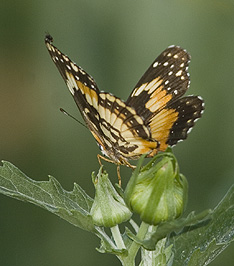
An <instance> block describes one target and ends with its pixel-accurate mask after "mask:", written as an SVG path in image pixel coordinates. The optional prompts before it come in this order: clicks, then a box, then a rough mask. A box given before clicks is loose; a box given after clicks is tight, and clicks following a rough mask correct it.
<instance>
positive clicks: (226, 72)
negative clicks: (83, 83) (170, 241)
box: [0, 0, 234, 266]
mask: <svg viewBox="0 0 234 266" xmlns="http://www.w3.org/2000/svg"><path fill="white" fill-rule="evenodd" d="M46 32H49V33H50V34H51V35H52V36H53V37H54V40H55V41H54V43H55V45H57V46H58V47H59V48H60V49H61V50H62V51H64V52H65V53H66V54H68V55H69V56H70V57H71V58H72V59H73V60H74V61H75V62H77V63H78V64H79V65H81V66H82V67H83V68H84V69H85V70H86V71H87V72H88V73H90V74H91V75H92V76H94V77H95V80H96V82H97V83H98V86H99V88H100V89H101V90H104V91H108V92H112V93H113V94H115V95H118V96H119V97H121V98H123V99H126V98H127V97H128V95H129V94H130V92H131V90H132V89H133V87H134V85H135V84H136V83H137V81H138V80H139V79H140V77H141V75H142V74H143V73H144V72H145V70H146V69H147V68H148V66H149V65H150V64H151V63H152V61H153V60H154V59H155V58H156V56H157V55H159V53H161V52H162V51H163V50H164V49H165V48H166V47H167V46H168V45H171V44H176V45H180V46H182V47H183V48H186V49H187V50H188V51H189V52H190V54H191V56H192V61H191V63H190V68H189V72H190V74H191V86H190V89H189V92H188V93H189V94H195V95H201V96H202V97H203V98H204V100H205V103H206V110H205V113H204V116H203V118H202V119H201V120H199V122H198V123H197V125H196V126H195V129H194V130H193V131H192V133H190V135H189V138H188V140H186V141H184V142H183V143H180V144H179V145H177V146H176V147H175V148H174V152H175V154H176V156H177V158H178V160H179V163H180V168H181V172H182V173H184V174H185V175H186V177H187V179H188V181H189V202H188V207H187V213H188V212H190V211H192V210H196V211H197V212H199V211H202V210H204V209H207V208H214V207H215V206H216V205H217V203H218V202H219V201H220V200H221V198H222V197H223V196H224V194H225V193H226V191H227V190H228V189H229V187H230V186H231V184H232V183H233V180H234V179H233V177H234V163H233V162H234V141H233V134H234V133H233V131H234V74H233V73H234V2H233V1H232V0H230V1H228V0H224V1H218V0H207V1H202V0H200V1H199V0H197V1H187V0H168V1H159V0H150V1H139V0H137V1H130V0H128V1H123V0H121V1H107V0H98V1H97V0H93V1H85V0H76V1H75V0H67V1H61V0H50V1H44V0H40V1H31V0H21V1H15V0H14V1H12V0H1V2H0V84H1V88H0V90H1V97H0V123H1V130H0V159H4V160H8V161H10V162H12V163H14V164H15V165H16V166H17V167H19V168H20V169H21V170H22V171H23V172H24V173H26V174H27V175H28V176H29V177H31V178H33V179H35V180H47V179H48V174H50V175H53V176H54V177H56V178H57V179H58V180H59V182H60V183H61V184H62V185H63V187H64V188H65V189H67V190H72V188H73V183H74V182H77V183H79V184H80V185H81V186H82V187H83V188H84V189H85V190H86V192H87V193H88V194H89V195H90V196H93V195H94V189H93V186H92V183H91V178H90V176H91V172H92V171H97V170H98V168H99V165H98V162H97V159H96V154H97V153H98V152H99V150H98V147H97V145H96V144H95V141H94V139H93V137H92V135H91V134H90V133H89V132H88V131H87V130H86V129H85V128H83V127H82V126H80V125H79V124H78V123H76V122H75V121H73V120H72V119H69V118H68V117H67V116H65V115H63V114H62V113H61V112H60V111H59V108H60V107H63V108H64V109H65V110H67V111H68V112H69V113H71V114H73V115H74V116H75V117H77V118H78V119H81V117H80V114H79V112H78V110H77V107H76V105H75V103H74V101H73V99H72V97H71V95H70V94H69V92H68V90H67V88H66V86H65V83H64V82H63V80H62V78H61V77H60V74H59V73H58V71H57V69H56V68H55V66H54V64H53V63H52V61H51V59H50V57H49V54H48V52H47V50H46V48H45V45H44V35H45V33H46ZM105 165H106V169H107V170H108V172H109V174H110V176H111V178H112V180H113V181H116V167H115V166H114V165H111V164H105ZM121 173H122V177H123V179H124V180H123V182H124V184H126V181H127V180H128V177H129V175H130V171H129V170H128V169H125V168H123V167H122V169H121ZM0 213H1V215H0V258H1V259H0V265H4V266H8V265H11V266H12V265H17V266H20V265H24V266H27V265H34V266H37V265H44V266H46V265H57V266H63V265H69V266H73V265H74V266H75V265H76V266H77V265H94V264H95V265H110V264H111V265H120V264H119V262H118V260H117V259H116V258H115V257H114V256H110V255H102V254H100V253H98V252H97V251H96V250H95V247H98V246H99V240H98V239H97V237H95V236H94V235H91V234H89V233H87V232H83V231H82V230H80V229H79V228H75V227H73V226H72V225H70V224H68V223H67V222H65V221H63V220H62V219H60V218H58V217H57V216H54V215H52V214H50V213H48V212H46V211H45V210H43V209H40V208H38V207H35V206H33V205H30V204H25V203H23V202H20V201H16V200H13V199H10V198H8V197H5V196H3V195H0ZM233 260H234V253H233V245H231V246H230V247H229V248H227V249H226V250H225V251H224V252H223V253H222V254H221V255H220V256H219V258H218V259H216V260H215V261H214V262H212V263H211V264H210V265H212V266H216V265H220V264H221V263H222V265H233Z"/></svg>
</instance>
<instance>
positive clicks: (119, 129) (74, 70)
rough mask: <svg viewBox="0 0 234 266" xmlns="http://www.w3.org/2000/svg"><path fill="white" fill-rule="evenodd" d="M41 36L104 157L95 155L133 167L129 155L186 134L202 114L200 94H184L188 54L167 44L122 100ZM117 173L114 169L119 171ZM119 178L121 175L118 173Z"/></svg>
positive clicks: (148, 151) (156, 148) (134, 156)
mask: <svg viewBox="0 0 234 266" xmlns="http://www.w3.org/2000/svg"><path fill="white" fill-rule="evenodd" d="M52 42H53V38H52V37H51V36H50V35H46V37H45V44H46V47H47V49H48V51H49V54H50V56H51V58H52V60H53V61H54V63H55V65H56V66H57V68H58V70H59V72H60V74H61V75H62V77H63V79H64V81H65V83H66V85H67V86H68V88H69V90H70V92H71V94H72V96H73V98H74V100H75V102H76V104H77V106H78V108H79V110H80V113H81V115H82V116H83V118H84V121H85V123H86V125H87V127H88V128H89V130H90V131H91V133H92V134H93V136H94V138H95V139H96V141H97V144H98V146H99V148H100V150H101V152H102V154H103V155H104V156H106V157H108V158H109V159H107V158H106V157H103V156H101V155H98V158H99V162H100V158H103V159H105V160H107V161H110V162H113V163H115V164H117V166H118V169H119V165H127V166H129V167H132V168H134V166H132V165H131V164H130V163H129V160H136V159H138V158H139V157H140V156H141V155H142V154H147V157H153V156H154V155H155V154H157V153H158V152H159V151H165V150H166V149H167V147H168V146H172V145H175V144H176V143H177V142H178V141H180V140H183V139H186V138H187V134H188V133H189V131H190V130H191V129H192V127H193V126H194V123H195V121H196V120H197V119H198V118H200V117H201V115H202V112H203V110H204V102H203V100H202V98H201V97H200V96H184V97H182V96H183V95H184V93H185V92H186V91H187V89H188V87H189V84H190V80H189V74H188V72H187V69H188V64H189V62H190V55H189V54H188V53H187V52H186V51H185V50H183V49H182V48H180V47H178V46H169V47H168V48H167V49H166V50H164V51H163V52H162V53H161V54H160V55H159V56H158V57H157V58H156V59H155V60H154V62H153V63H152V64H151V65H150V67H149V68H148V70H147V71H146V72H145V74H144V75H143V76H142V78H141V79H140V80H139V82H138V83H137V84H136V86H135V88H134V89H133V91H132V92H131V94H130V96H129V97H128V99H127V101H123V100H121V99H120V98H118V97H116V96H114V95H113V94H111V93H108V92H103V91H99V89H98V87H97V84H96V82H95V81H94V79H93V78H92V77H91V76H90V75H89V74H88V73H86V72H85V71H84V70H83V69H82V68H81V67H80V66H78V65H77V64H75V63H74V62H73V61H72V60H70V59H69V57H68V56H66V55H65V54H63V53H62V52H61V51H60V50H59V49H58V48H56V47H55V46H54V45H53V44H52ZM118 173H119V172H118ZM118 176H119V177H120V175H119V174H118Z"/></svg>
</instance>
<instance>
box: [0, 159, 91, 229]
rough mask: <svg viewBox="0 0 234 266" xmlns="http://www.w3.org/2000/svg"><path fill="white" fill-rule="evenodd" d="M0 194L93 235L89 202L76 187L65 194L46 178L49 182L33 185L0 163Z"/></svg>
mask: <svg viewBox="0 0 234 266" xmlns="http://www.w3.org/2000/svg"><path fill="white" fill-rule="evenodd" d="M0 193H2V194H4V195H6V196H9V197H12V198H15V199H18V200H22V201H27V202H31V203H33V204H35V205H37V206H40V207H42V208H44V209H46V210H48V211H50V212H52V213H54V214H56V215H58V216H59V217H61V218H63V219H64V220H66V221H68V222H69V223H71V224H73V225H75V226H78V227H80V228H82V229H84V230H87V231H92V232H95V227H94V224H93V222H92V218H91V216H90V214H89V212H90V209H91V206H92V203H93V199H92V198H90V197H89V196H88V195H87V194H86V193H85V192H84V190H83V189H82V188H81V187H80V186H78V185H77V184H74V189H73V191H71V192H69V191H66V190H64V189H63V188H62V186H61V185H60V183H59V182H58V181H57V180H56V179H55V178H54V177H51V176H50V177H49V181H34V180H32V179H30V178H29V177H27V176H26V175H25V174H24V173H22V172H21V171H20V170H19V169H18V168H17V167H15V166H14V165H13V164H11V163H9V162H5V161H3V166H1V167H0Z"/></svg>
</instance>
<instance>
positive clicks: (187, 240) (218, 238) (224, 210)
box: [169, 186, 234, 266]
mask: <svg viewBox="0 0 234 266" xmlns="http://www.w3.org/2000/svg"><path fill="white" fill-rule="evenodd" d="M232 241H234V186H232V187H231V188H230V190H229V191H228V192H227V194H226V195H225V197H224V198H223V199H222V201H221V202H220V203H219V205H218V206H217V207H216V208H215V209H214V210H213V214H212V220H211V221H210V222H209V223H207V224H206V225H204V226H203V227H198V228H196V227H194V230H190V231H189V230H188V231H187V232H182V233H180V234H177V235H175V236H173V237H171V238H170V239H169V245H170V244H173V249H172V250H173V252H174V261H173V266H187V265H189V266H197V265H208V264H209V263H210V262H211V261H212V260H214V259H215V257H216V256H218V255H219V254H220V253H221V252H222V251H223V250H224V249H225V248H226V247H227V246H228V245H230V243H231V242H232Z"/></svg>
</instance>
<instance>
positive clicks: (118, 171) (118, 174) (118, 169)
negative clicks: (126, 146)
mask: <svg viewBox="0 0 234 266" xmlns="http://www.w3.org/2000/svg"><path fill="white" fill-rule="evenodd" d="M117 176H118V180H119V186H120V187H121V175H120V165H119V164H117Z"/></svg>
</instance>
